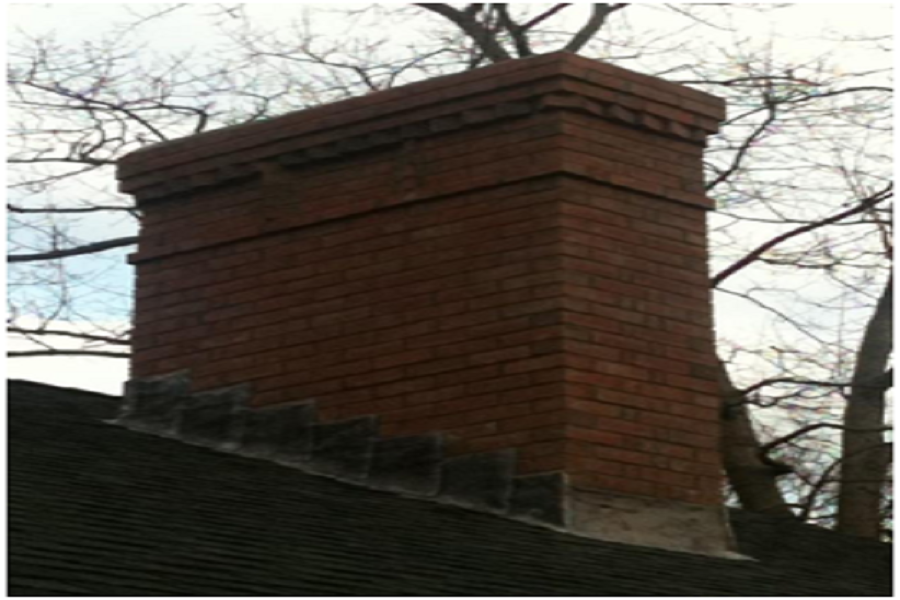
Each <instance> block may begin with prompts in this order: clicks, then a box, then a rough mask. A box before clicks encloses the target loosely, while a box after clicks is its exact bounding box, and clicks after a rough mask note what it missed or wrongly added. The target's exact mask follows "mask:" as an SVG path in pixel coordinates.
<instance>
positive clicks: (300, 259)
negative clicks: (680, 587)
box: [118, 53, 732, 555]
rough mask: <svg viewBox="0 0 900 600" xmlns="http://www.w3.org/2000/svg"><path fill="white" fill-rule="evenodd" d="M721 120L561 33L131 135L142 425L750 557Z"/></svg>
mask: <svg viewBox="0 0 900 600" xmlns="http://www.w3.org/2000/svg"><path fill="white" fill-rule="evenodd" d="M723 118H724V105H723V102H722V101H721V100H719V99H718V98H715V97H712V96H709V95H707V94H704V93H701V92H698V91H695V90H692V89H688V88H685V87H682V86H679V85H674V84H671V83H668V82H665V81H662V80H660V79H656V78H652V77H648V76H644V75H639V74H636V73H632V72H630V71H626V70H623V69H620V68H616V67H613V66H610V65H607V64H604V63H601V62H597V61H593V60H588V59H585V58H582V57H579V56H576V55H572V54H568V53H558V54H550V55H544V56H539V57H535V58H529V59H525V60H517V61H510V62H505V63H502V64H499V65H495V66H491V67H486V68H483V69H478V70H475V71H470V72H467V73H461V74H458V75H451V76H447V77H440V78H436V79H433V80H430V81H425V82H422V83H416V84H412V85H407V86H404V87H401V88H397V89H393V90H389V91H384V92H379V93H376V94H371V95H368V96H365V97H360V98H354V99H351V100H346V101H343V102H337V103H334V104H331V105H328V106H323V107H318V108H313V109H309V110H304V111H300V112H296V113H292V114H288V115H285V116H283V117H279V118H275V119H271V120H268V121H262V122H258V123H252V124H247V125H240V126H236V127H228V128H224V129H220V130H217V131H212V132H207V133H203V134H200V135H195V136H191V137H187V138H184V139H179V140H176V141H171V142H166V143H163V144H158V145H155V146H152V147H149V148H146V149H143V150H140V151H138V152H134V153H132V154H130V155H128V156H126V157H125V158H124V159H122V161H121V162H120V165H119V171H118V176H119V179H120V180H121V189H122V190H123V191H124V192H126V193H129V194H132V195H134V196H135V198H136V199H137V202H138V205H139V207H140V210H141V211H142V212H143V215H144V219H143V229H142V233H141V237H140V246H139V251H138V252H137V253H136V254H134V255H133V257H132V262H133V263H134V265H135V266H136V268H137V301H136V302H137V306H136V325H135V332H134V361H133V366H132V369H133V370H132V377H133V379H132V380H131V381H130V382H129V385H128V388H127V393H126V396H127V402H126V406H125V409H124V410H123V414H122V416H121V418H120V422H121V423H123V424H125V425H127V426H129V427H133V428H136V429H141V430H145V431H152V432H155V433H157V434H161V435H167V436H172V437H176V438H180V439H183V440H185V441H187V442H190V443H195V444H203V445H208V446H212V447H216V448H219V449H221V450H226V451H231V452H238V453H241V454H246V455H252V456H258V457H261V458H267V459H271V460H277V461H279V462H282V463H285V464H290V465H294V466H297V467H300V468H303V469H306V470H308V471H312V472H316V473H321V474H324V475H329V476H332V477H337V478H340V479H344V480H347V481H352V482H355V483H358V484H361V485H365V486H369V487H374V488H377V489H384V490H391V491H397V492H401V493H405V494H409V495H414V496H419V497H426V498H432V499H434V500H437V501H442V502H450V503H455V504H459V505H463V506H467V507H470V508H474V509H478V510H485V511H490V512H495V513H499V514H502V515H505V516H508V517H511V518H517V519H524V520H528V521H532V522H536V523H540V524H543V525H546V526H550V527H555V528H561V529H564V530H567V531H570V532H572V533H575V534H579V535H586V536H590V537H595V538H600V539H605V540H612V541H619V542H626V543H633V544H640V545H647V546H656V547H662V548H668V549H675V550H683V551H689V552H699V553H706V554H716V555H728V553H729V551H730V550H731V549H732V546H731V542H730V536H729V533H728V526H727V522H726V518H725V511H724V508H723V506H722V498H721V487H722V467H721V457H720V453H719V450H718V439H719V424H718V416H719V413H718V408H717V407H718V404H719V400H718V397H717V394H718V387H717V384H716V379H715V360H716V359H715V354H714V349H713V327H712V323H711V308H710V293H709V287H708V283H709V282H708V274H707V251H706V237H705V213H706V211H707V210H708V209H710V207H711V203H710V201H709V200H708V199H707V198H706V196H705V195H704V192H703V174H702V165H701V158H702V153H703V148H704V144H705V139H706V137H707V135H709V134H711V133H714V132H715V131H716V130H717V127H718V124H719V122H720V121H721V120H722V119H723Z"/></svg>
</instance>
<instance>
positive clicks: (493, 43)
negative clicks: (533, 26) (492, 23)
mask: <svg viewBox="0 0 900 600" xmlns="http://www.w3.org/2000/svg"><path fill="white" fill-rule="evenodd" d="M415 5H416V6H418V7H420V8H424V9H425V10H429V11H431V12H433V13H435V14H438V15H441V16H442V17H444V18H445V19H447V20H448V21H450V22H451V23H453V24H454V25H456V26H457V27H459V28H460V29H461V30H462V31H463V32H464V33H465V34H466V35H468V36H469V37H470V38H472V41H474V42H475V44H477V45H478V47H479V48H480V49H481V50H482V52H484V54H485V56H487V57H488V58H489V59H491V60H492V61H493V62H503V61H505V60H512V56H510V54H509V52H507V51H506V49H504V48H503V46H501V45H500V43H499V42H498V41H497V39H496V38H495V37H494V35H493V34H492V33H491V32H490V31H488V30H487V29H485V27H484V26H483V25H482V24H481V23H479V22H478V20H477V19H475V15H474V14H472V13H469V12H463V11H459V10H456V9H455V8H453V7H451V6H450V5H448V4H430V3H429V4H419V3H416V4H415Z"/></svg>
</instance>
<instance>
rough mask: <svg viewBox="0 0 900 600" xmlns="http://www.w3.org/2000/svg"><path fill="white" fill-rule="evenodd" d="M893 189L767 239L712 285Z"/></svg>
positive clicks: (867, 206) (864, 207) (858, 210)
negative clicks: (770, 251) (779, 247)
mask: <svg viewBox="0 0 900 600" xmlns="http://www.w3.org/2000/svg"><path fill="white" fill-rule="evenodd" d="M893 189H894V184H893V183H891V184H889V185H888V186H887V187H886V188H885V189H884V190H882V191H880V192H878V193H876V194H874V195H872V196H869V197H868V198H864V199H863V200H861V201H860V202H859V204H857V205H856V206H854V207H852V208H849V209H847V210H845V211H842V212H839V213H838V214H836V215H833V216H831V217H828V218H827V219H822V220H821V221H816V222H815V223H810V224H809V225H804V226H802V227H797V228H796V229H792V230H791V231H788V232H786V233H783V234H781V235H779V236H776V237H774V238H772V239H771V240H769V241H767V242H766V243H764V244H761V245H760V246H758V247H757V248H755V249H754V250H752V251H750V252H749V253H747V254H746V255H745V256H744V257H743V258H741V259H740V260H738V261H737V262H735V263H734V264H732V265H731V266H730V267H728V268H727V269H725V270H723V271H721V272H720V273H719V274H718V275H716V276H715V277H713V278H712V287H714V288H715V287H718V286H719V285H721V284H722V282H723V281H725V280H726V279H728V278H729V277H731V276H732V275H734V274H735V273H737V272H738V271H741V270H742V269H744V268H746V267H747V266H749V265H750V264H752V263H753V262H754V261H755V260H756V259H757V258H759V257H760V256H762V255H763V254H765V253H766V252H768V251H769V250H771V249H772V248H774V247H775V246H777V245H778V244H780V243H782V242H785V241H787V240H789V239H791V238H793V237H796V236H798V235H801V234H804V233H808V232H810V231H814V230H816V229H818V228H820V227H824V226H826V225H831V224H832V223H837V222H838V221H841V220H843V219H846V218H847V217H850V216H853V215H855V214H858V213H861V212H863V211H866V210H868V209H870V208H872V207H873V206H875V205H876V204H878V203H880V202H883V201H884V200H887V199H888V198H891V197H892V196H893Z"/></svg>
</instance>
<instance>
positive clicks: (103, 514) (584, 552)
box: [8, 381, 891, 596]
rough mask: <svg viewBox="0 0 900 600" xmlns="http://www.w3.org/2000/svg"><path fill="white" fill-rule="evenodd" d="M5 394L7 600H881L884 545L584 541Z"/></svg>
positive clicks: (775, 525) (886, 589)
mask: <svg viewBox="0 0 900 600" xmlns="http://www.w3.org/2000/svg"><path fill="white" fill-rule="evenodd" d="M117 402H118V399H117V398H114V397H110V396H103V395H100V394H94V393H91V392H84V391H80V390H70V389H63V388H56V387H52V386H46V385H43V384H35V383H29V382H20V381H14V382H11V383H10V393H9V403H10V418H9V443H10V448H9V450H10V454H9V571H8V573H9V593H10V594H11V595H15V596H29V595H34V596H50V595H67V596H69V595H102V596H126V595H141V596H168V595H176V596H184V595H203V596H224V595H245V596H246V595H251V596H281V595H290V596H321V595H344V596H385V595H389V596H391V595H425V596H463V595H465V596H469V595H483V596H534V595H537V596H560V595H568V596H789V595H802V596H864V595H883V596H889V595H891V546H890V545H888V544H882V543H878V542H872V541H867V540H861V539H855V538H848V537H846V536H842V535H839V534H836V533H834V532H830V531H825V530H822V529H818V528H816V527H813V526H809V525H804V524H801V523H798V522H794V521H786V520H782V519H777V518H772V517H765V516H760V515H751V514H746V513H742V512H734V513H733V518H732V521H733V525H734V528H735V531H736V534H737V537H738V540H739V545H740V549H741V551H742V552H743V553H744V554H746V555H749V556H751V557H754V558H755V559H756V560H728V559H719V558H709V557H703V556H697V555H691V554H681V553H675V552H666V551H662V550H653V549H647V548H639V547H633V546H625V545H620V544H613V543H607V542H600V541H597V540H591V539H584V538H579V537H575V536H573V535H569V534H564V533H558V532H555V531H552V530H549V529H544V528H540V527H535V526H531V525H527V524H524V523H519V522H516V521H510V520H506V519H503V518H499V517H496V516H493V515H488V514H482V513H476V512H471V511H467V510H464V509H460V508H455V507H450V506H445V505H441V504H436V503H433V502H428V501H422V500H413V499H407V498H402V497H400V496H397V495H394V494H390V493H385V492H378V491H373V490H369V489H365V488H361V487H356V486H352V485H349V484H344V483H341V482H338V481H334V480H330V479H327V478H324V477H319V476H314V475H310V474H306V473H303V472H300V471H297V470H293V469H290V468H287V467H284V466H281V465H277V464H274V463H269V462H265V461H260V460H254V459H250V458H244V457H240V456H236V455H231V454H221V453H217V452H215V451H212V450H209V449H205V448H200V447H194V446H189V445H185V444H183V443H181V442H177V441H174V440H169V439H163V438H158V437H154V436H150V435H146V434H141V433H135V432H132V431H129V430H126V429H123V428H121V427H119V426H116V425H111V424H107V423H105V422H104V421H103V419H104V418H109V417H112V416H113V415H114V413H115V411H116V408H117Z"/></svg>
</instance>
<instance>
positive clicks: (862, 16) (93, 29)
mask: <svg viewBox="0 0 900 600" xmlns="http://www.w3.org/2000/svg"><path fill="white" fill-rule="evenodd" d="M191 4H196V5H197V6H195V7H194V8H193V9H192V11H184V12H179V13H178V14H177V15H175V16H174V17H173V18H172V19H171V20H167V21H165V22H160V24H159V26H158V27H151V28H148V29H147V30H146V31H145V32H144V34H143V35H144V38H145V40H146V41H147V42H148V44H151V46H152V47H156V48H165V49H166V50H174V49H178V48H187V47H189V46H199V47H203V46H211V45H213V44H215V42H216V37H215V33H214V31H213V30H212V29H211V28H210V27H209V26H208V25H207V22H206V21H205V20H203V19H202V18H201V15H202V14H203V13H204V12H206V11H209V10H210V7H209V6H208V5H210V4H213V3H199V2H193V3H191ZM334 4H338V3H336V2H329V3H328V5H329V6H333V5H334ZM340 4H350V3H340ZM354 4H358V3H354ZM384 4H388V3H384ZM391 4H394V3H391ZM526 4H530V3H526ZM657 4H658V3H657ZM797 4H800V5H798V6H795V7H792V8H790V9H787V11H785V12H783V13H781V16H779V19H778V20H777V22H775V23H773V22H771V21H769V20H768V19H763V18H760V19H759V20H758V21H756V22H754V21H753V20H752V19H751V18H749V17H747V18H748V21H747V22H744V23H742V24H741V27H742V31H746V32H747V34H748V35H752V34H753V32H759V33H760V34H763V33H766V34H767V33H768V32H769V31H770V30H773V28H774V29H775V30H777V31H778V32H779V33H781V34H783V35H785V36H786V37H787V40H786V41H785V43H784V46H783V47H782V48H780V49H779V52H781V53H783V54H784V53H786V54H795V53H796V55H797V56H801V55H806V54H810V53H814V52H815V48H814V47H812V46H811V45H810V44H811V42H810V41H809V38H811V37H819V36H820V35H821V34H822V33H823V32H827V31H829V30H834V31H840V32H841V33H843V34H859V33H866V34H876V33H886V32H888V31H890V27H891V23H890V19H888V18H886V15H887V11H886V10H885V7H887V6H888V5H889V4H890V3H867V2H855V3H853V4H849V3H797ZM863 4H873V5H878V6H862V5H863ZM204 5H207V6H204ZM301 5H304V6H306V7H308V6H316V5H315V3H298V2H292V3H251V5H250V11H251V13H252V14H253V16H254V19H255V20H257V21H258V22H265V23H267V24H270V25H273V26H274V25H278V24H280V23H282V22H283V21H285V20H286V19H288V18H291V17H296V16H298V15H299V14H300V12H301V10H302V9H303V8H304V6H301ZM318 6H319V7H321V6H322V5H321V4H319V5H318ZM151 7H152V5H149V4H147V3H127V4H126V3H120V2H112V3H90V4H83V3H74V2H52V3H46V2H43V3H39V2H35V3H22V2H19V3H13V4H12V5H10V6H9V8H8V10H9V13H8V15H9V20H8V25H7V27H8V29H9V30H19V31H24V32H27V33H30V34H39V33H44V32H49V31H55V32H57V34H58V35H59V36H61V38H62V39H64V40H67V41H78V40H85V39H90V38H92V37H95V36H97V35H98V34H99V33H100V32H103V31H108V30H110V29H111V28H115V26H116V24H117V23H123V22H127V21H128V20H129V18H130V16H129V11H130V10H141V11H146V10H148V9H150V8H151ZM579 9H580V10H586V9H587V7H586V6H585V7H579ZM572 16H573V18H575V17H577V15H576V14H574V13H573V15H572ZM659 18H660V19H663V18H665V17H664V15H663V14H662V13H660V14H659ZM317 26H318V27H321V28H322V30H323V31H325V32H328V33H335V32H339V31H340V30H341V28H342V27H343V23H341V22H338V21H335V20H333V19H331V20H330V19H324V20H319V21H318V22H317ZM842 60H844V61H845V62H846V64H847V65H848V68H851V66H853V67H855V66H857V65H858V63H859V62H860V61H863V60H867V58H866V57H862V56H854V55H853V54H852V53H851V52H846V53H845V54H844V55H843V56H842ZM112 183H113V182H112V181H109V182H108V184H109V185H110V186H112ZM103 227H104V228H105V231H104V232H103V233H104V234H109V233H110V232H111V231H114V232H115V235H123V232H124V231H126V230H127V227H128V225H127V224H125V223H124V222H123V223H105V224H104V225H103ZM119 227H121V228H122V229H121V230H118V229H117V228H119ZM130 276H131V275H130V270H129V269H128V268H127V267H125V266H124V265H123V266H122V267H121V268H120V269H118V270H116V271H115V272H114V277H116V278H117V279H118V280H120V281H121V282H124V285H128V284H129V283H130ZM718 308H719V311H720V314H721V312H722V311H727V310H729V307H728V302H727V301H726V302H724V303H723V304H722V306H719V307H718ZM107 317H108V318H109V319H110V321H111V323H110V324H111V325H112V326H115V325H117V323H115V322H112V317H111V316H109V315H107ZM116 318H118V319H119V320H121V316H117V317H116ZM734 326H741V324H735V325H734ZM744 326H745V327H746V329H747V332H746V333H747V335H748V336H750V337H753V336H754V330H755V329H758V328H757V327H756V326H755V325H752V324H750V325H748V324H747V323H744ZM60 327H66V324H60ZM755 335H756V336H758V335H762V330H759V331H756V332H755ZM18 344H20V343H17V346H16V347H18V348H21V347H23V346H21V345H18ZM16 347H14V349H15V348H16ZM8 374H9V376H10V377H16V378H24V379H31V380H38V381H46V382H51V383H56V384H60V385H67V386H73V387H81V388H85V389H95V390H98V391H104V392H108V393H119V392H120V390H121V385H122V382H123V381H124V380H125V378H126V377H127V364H126V361H124V360H110V359H87V358H71V357H59V358H39V359H38V358H29V359H11V360H10V361H9V362H8Z"/></svg>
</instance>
